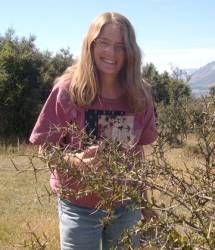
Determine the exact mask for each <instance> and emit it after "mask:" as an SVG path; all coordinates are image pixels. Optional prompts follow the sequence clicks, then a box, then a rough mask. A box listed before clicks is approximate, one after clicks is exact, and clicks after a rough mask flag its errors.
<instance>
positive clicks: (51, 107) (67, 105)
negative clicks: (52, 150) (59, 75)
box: [29, 83, 74, 145]
mask: <svg viewBox="0 0 215 250" xmlns="http://www.w3.org/2000/svg"><path fill="white" fill-rule="evenodd" d="M73 112H74V105H72V102H71V100H70V97H69V94H68V91H66V89H65V84H62V83H57V84H56V85H55V86H54V87H53V89H52V91H51V93H50V95H49V97H48V98H47V100H46V102H45V104H44V106H43V108H42V110H41V112H40V114H39V117H38V119H37V121H36V124H35V126H34V128H33V131H32V133H31V136H30V138H29V141H30V142H31V143H33V144H36V145H42V144H44V143H48V144H49V143H51V144H57V143H60V141H61V139H62V138H63V136H64V134H63V129H62V128H64V127H66V125H67V124H68V122H69V123H70V122H71V120H72V114H73Z"/></svg>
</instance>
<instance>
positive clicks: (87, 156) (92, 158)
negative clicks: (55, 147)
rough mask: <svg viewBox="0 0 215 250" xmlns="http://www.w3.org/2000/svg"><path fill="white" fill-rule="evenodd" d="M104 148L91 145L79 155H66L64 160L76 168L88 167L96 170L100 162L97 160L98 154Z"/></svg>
mask: <svg viewBox="0 0 215 250" xmlns="http://www.w3.org/2000/svg"><path fill="white" fill-rule="evenodd" d="M103 148H104V146H103V144H102V143H101V144H98V145H93V146H90V147H88V148H87V149H85V150H84V151H82V152H80V153H75V154H67V155H66V156H65V157H64V159H65V160H66V161H67V162H69V164H71V166H75V167H78V168H81V167H86V166H87V167H90V168H95V169H96V168H98V167H99V166H101V162H100V161H99V159H98V154H99V152H100V151H102V150H103Z"/></svg>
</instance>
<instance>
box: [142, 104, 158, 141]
mask: <svg viewBox="0 0 215 250" xmlns="http://www.w3.org/2000/svg"><path fill="white" fill-rule="evenodd" d="M157 137H158V133H157V128H156V119H155V109H154V105H153V101H152V99H151V100H150V101H148V103H147V105H146V108H145V112H143V117H142V133H141V136H140V140H139V142H138V144H140V145H147V144H150V143H152V142H154V141H155V140H156V139H157Z"/></svg>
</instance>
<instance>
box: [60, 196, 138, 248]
mask: <svg viewBox="0 0 215 250" xmlns="http://www.w3.org/2000/svg"><path fill="white" fill-rule="evenodd" d="M58 209H59V221H60V244H61V249H62V250H101V249H102V250H109V249H111V247H115V248H114V249H125V248H123V247H122V248H121V247H120V246H119V245H118V241H119V240H120V238H121V235H122V233H123V231H124V230H125V229H128V228H132V227H133V226H134V225H135V224H136V223H137V222H138V221H139V220H140V218H141V211H140V209H135V208H134V206H129V207H128V206H123V207H119V208H116V209H115V210H114V215H113V218H112V220H111V223H109V224H107V225H103V224H102V219H103V218H105V216H106V215H107V212H106V211H105V210H101V209H91V208H86V207H81V206H77V205H74V204H72V203H71V202H69V201H67V200H62V199H59V203H58ZM132 240H133V247H134V248H135V247H136V248H138V245H139V239H138V236H137V235H135V236H133V238H132ZM136 248H135V249H136Z"/></svg>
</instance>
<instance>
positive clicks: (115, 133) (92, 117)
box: [85, 109, 134, 143]
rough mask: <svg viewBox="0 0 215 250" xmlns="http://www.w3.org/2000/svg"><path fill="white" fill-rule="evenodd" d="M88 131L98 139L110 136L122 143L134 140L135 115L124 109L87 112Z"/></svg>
mask: <svg viewBox="0 0 215 250" xmlns="http://www.w3.org/2000/svg"><path fill="white" fill-rule="evenodd" d="M85 127H86V132H87V134H88V135H90V136H91V137H94V138H96V139H99V138H108V139H111V140H113V141H116V142H120V143H128V142H131V141H133V140H134V133H133V131H134V116H132V115H125V112H123V111H110V110H94V109H89V110H87V111H86V112H85Z"/></svg>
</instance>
